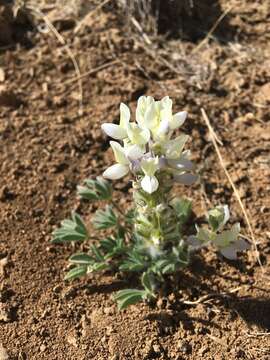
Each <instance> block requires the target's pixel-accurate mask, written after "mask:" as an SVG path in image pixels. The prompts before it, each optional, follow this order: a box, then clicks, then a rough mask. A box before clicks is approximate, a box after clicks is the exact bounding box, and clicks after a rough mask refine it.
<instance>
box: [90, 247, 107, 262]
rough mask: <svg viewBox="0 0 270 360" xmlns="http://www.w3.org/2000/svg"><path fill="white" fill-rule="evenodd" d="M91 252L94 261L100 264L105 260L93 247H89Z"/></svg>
mask: <svg viewBox="0 0 270 360" xmlns="http://www.w3.org/2000/svg"><path fill="white" fill-rule="evenodd" d="M91 250H92V252H93V254H94V255H95V259H96V261H98V262H102V261H104V260H105V258H104V256H103V255H102V253H101V251H100V250H99V249H98V248H97V247H96V246H95V245H92V246H91Z"/></svg>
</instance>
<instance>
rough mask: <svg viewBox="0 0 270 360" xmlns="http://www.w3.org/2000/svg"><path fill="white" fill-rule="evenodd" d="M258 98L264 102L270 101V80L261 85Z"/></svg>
mask: <svg viewBox="0 0 270 360" xmlns="http://www.w3.org/2000/svg"><path fill="white" fill-rule="evenodd" d="M256 100H257V102H259V103H262V104H266V103H268V102H270V82H268V83H266V84H264V85H262V86H261V88H260V90H259V91H258V93H257V94H256Z"/></svg>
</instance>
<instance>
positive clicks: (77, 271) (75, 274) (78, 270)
mask: <svg viewBox="0 0 270 360" xmlns="http://www.w3.org/2000/svg"><path fill="white" fill-rule="evenodd" d="M86 273H87V266H78V267H75V268H73V269H71V270H69V272H68V273H67V274H66V276H65V278H64V279H65V280H73V279H77V278H79V277H81V276H83V275H85V274H86Z"/></svg>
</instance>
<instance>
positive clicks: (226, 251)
mask: <svg viewBox="0 0 270 360" xmlns="http://www.w3.org/2000/svg"><path fill="white" fill-rule="evenodd" d="M219 251H220V253H221V254H222V255H223V256H224V257H225V258H227V259H229V260H237V253H236V249H235V247H234V246H233V245H231V246H228V247H226V248H223V249H220V250H219Z"/></svg>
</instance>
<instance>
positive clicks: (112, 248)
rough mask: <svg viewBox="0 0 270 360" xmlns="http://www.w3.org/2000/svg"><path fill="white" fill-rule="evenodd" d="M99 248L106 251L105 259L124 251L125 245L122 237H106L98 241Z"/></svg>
mask: <svg viewBox="0 0 270 360" xmlns="http://www.w3.org/2000/svg"><path fill="white" fill-rule="evenodd" d="M100 245H101V248H102V249H103V251H104V252H105V253H106V255H105V257H106V259H108V258H110V257H112V256H114V255H120V254H123V253H125V252H126V246H125V244H124V239H123V238H122V237H116V238H114V237H111V236H110V237H108V238H106V239H104V240H101V241H100Z"/></svg>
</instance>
